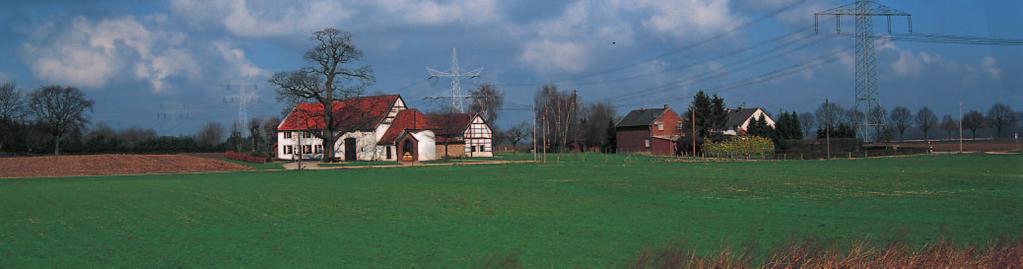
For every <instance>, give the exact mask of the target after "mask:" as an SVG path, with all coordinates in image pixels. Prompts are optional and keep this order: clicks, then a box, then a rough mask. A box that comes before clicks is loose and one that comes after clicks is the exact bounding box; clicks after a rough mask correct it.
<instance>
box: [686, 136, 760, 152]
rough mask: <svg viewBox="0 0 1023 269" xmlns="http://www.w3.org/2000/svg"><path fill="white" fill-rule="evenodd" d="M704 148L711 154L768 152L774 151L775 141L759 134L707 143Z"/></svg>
mask: <svg viewBox="0 0 1023 269" xmlns="http://www.w3.org/2000/svg"><path fill="white" fill-rule="evenodd" d="M703 150H704V152H705V153H706V154H707V155H709V156H743V155H753V154H766V153H771V152H773V151H774V141H771V139H770V138H766V137H759V136H749V137H733V138H729V139H725V140H723V141H721V142H715V143H708V144H705V145H703Z"/></svg>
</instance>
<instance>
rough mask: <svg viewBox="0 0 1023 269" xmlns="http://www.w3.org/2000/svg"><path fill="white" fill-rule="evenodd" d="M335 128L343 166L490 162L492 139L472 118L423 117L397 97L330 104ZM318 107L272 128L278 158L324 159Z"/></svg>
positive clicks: (302, 108) (303, 107) (308, 106)
mask: <svg viewBox="0 0 1023 269" xmlns="http://www.w3.org/2000/svg"><path fill="white" fill-rule="evenodd" d="M333 106H334V112H333V116H334V122H335V124H336V126H338V127H340V128H338V129H339V130H344V133H340V134H337V135H338V136H339V137H340V138H339V139H338V140H337V142H336V143H335V144H334V147H333V149H330V150H334V152H335V156H336V157H338V158H340V159H342V160H345V161H357V160H358V161H406V162H416V161H428V160H434V159H437V158H439V157H493V133H492V129H491V128H490V126H489V124H487V122H486V121H484V120H483V118H482V117H480V116H479V115H476V114H465V113H455V114H440V115H425V114H423V113H422V112H420V111H418V110H415V109H410V108H408V107H407V106H406V103H405V101H404V100H403V99H402V98H401V96H399V95H378V96H366V97H358V98H351V99H345V100H336V101H334V104H333ZM323 126H326V125H325V124H324V117H323V106H322V105H321V104H319V103H300V104H298V105H296V106H295V108H293V109H292V110H291V112H290V113H288V116H287V117H285V118H284V120H282V121H281V124H280V125H278V126H277V131H278V132H277V141H278V146H277V158H278V159H281V160H297V159H299V158H301V159H303V160H310V159H323V156H325V154H324V149H323V147H322V144H323V140H322V139H320V138H317V137H316V136H314V135H313V134H312V132H316V131H317V130H321V128H323Z"/></svg>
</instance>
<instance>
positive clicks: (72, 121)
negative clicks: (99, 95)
mask: <svg viewBox="0 0 1023 269" xmlns="http://www.w3.org/2000/svg"><path fill="white" fill-rule="evenodd" d="M29 103H30V105H29V106H30V107H31V108H32V112H33V113H34V115H35V118H36V119H37V120H38V121H39V122H40V123H42V124H44V125H46V126H47V127H48V128H49V131H50V134H51V135H53V142H54V144H53V155H60V142H61V140H62V139H64V135H65V134H68V133H70V132H72V131H76V130H81V129H82V128H84V127H85V124H88V123H89V118H88V115H86V112H87V111H91V110H92V106H93V104H94V103H93V101H92V100H89V99H86V98H85V93H82V91H80V90H78V89H77V88H74V87H61V86H45V87H42V88H40V89H39V90H37V91H35V92H33V93H32V95H31V102H29Z"/></svg>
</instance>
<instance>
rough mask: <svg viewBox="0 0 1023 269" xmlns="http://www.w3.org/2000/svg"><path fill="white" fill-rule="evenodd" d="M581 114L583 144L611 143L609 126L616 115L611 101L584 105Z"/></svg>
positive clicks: (591, 145) (580, 129)
mask: <svg viewBox="0 0 1023 269" xmlns="http://www.w3.org/2000/svg"><path fill="white" fill-rule="evenodd" d="M579 114H580V117H579V120H580V122H579V125H580V126H579V127H580V128H579V132H580V133H581V135H582V144H583V146H585V147H600V146H605V145H607V144H608V143H610V141H609V139H610V137H608V133H607V128H608V125H609V124H611V122H612V119H614V117H615V109H614V105H611V103H609V102H598V103H593V104H590V105H588V106H586V107H584V108H583V110H582V112H580V113H579ZM669 127H678V126H669ZM611 128H614V126H611Z"/></svg>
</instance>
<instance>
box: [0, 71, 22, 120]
mask: <svg viewBox="0 0 1023 269" xmlns="http://www.w3.org/2000/svg"><path fill="white" fill-rule="evenodd" d="M24 102H25V101H24V100H23V98H22V95H21V93H20V92H18V89H17V85H15V84H14V82H11V81H4V82H0V120H16V119H19V118H21V117H22V116H24V115H25V104H24Z"/></svg>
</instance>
